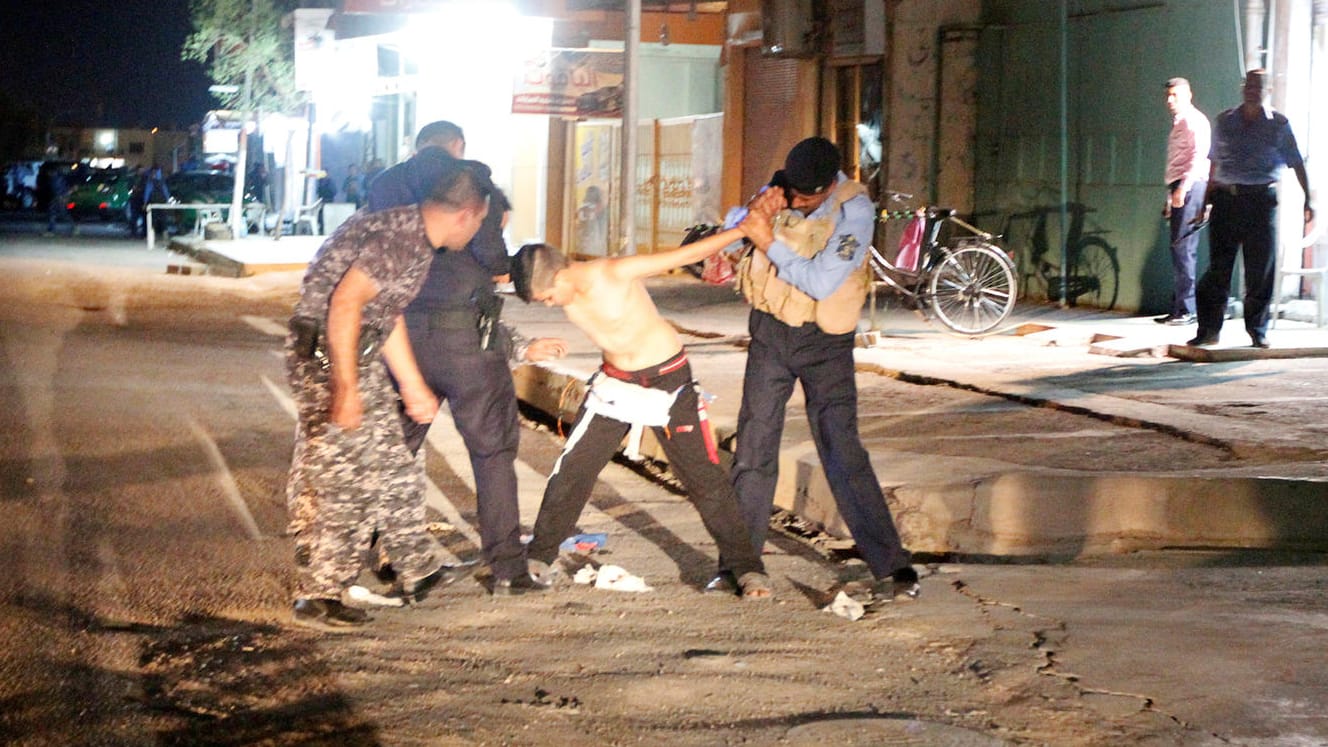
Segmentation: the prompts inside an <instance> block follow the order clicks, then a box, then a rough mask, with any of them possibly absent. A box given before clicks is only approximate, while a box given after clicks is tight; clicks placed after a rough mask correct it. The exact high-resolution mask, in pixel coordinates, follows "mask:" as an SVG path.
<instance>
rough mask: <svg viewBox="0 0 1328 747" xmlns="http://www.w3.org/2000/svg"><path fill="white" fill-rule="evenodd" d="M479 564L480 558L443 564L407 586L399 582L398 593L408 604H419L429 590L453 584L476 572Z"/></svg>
mask: <svg viewBox="0 0 1328 747" xmlns="http://www.w3.org/2000/svg"><path fill="white" fill-rule="evenodd" d="M478 564H479V561H478V560H467V561H466V562H464V563H458V564H456V565H447V564H443V565H441V566H439V567H438V570H436V571H434V572H433V573H430V574H429V575H427V576H425V577H424V578H422V579H420V580H419V581H416V582H415V583H414V584H412V585H411V586H410V588H406V586H405V584H402V583H400V582H398V583H397V588H396V593H397V596H399V597H401V598H402V599H404V600H405V601H406V603H407V604H418V603H420V602H423V601H424V600H425V598H426V597H428V596H429V592H430V591H432V590H434V589H440V588H442V587H444V586H451V585H452V584H454V583H456V582H458V581H460V580H461V579H463V578H466V577H467V576H470V575H472V574H474V573H475V566H476V565H478Z"/></svg>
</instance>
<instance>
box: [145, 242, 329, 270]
mask: <svg viewBox="0 0 1328 747" xmlns="http://www.w3.org/2000/svg"><path fill="white" fill-rule="evenodd" d="M326 239H327V237H326V236H283V237H281V238H280V239H273V238H271V237H266V236H255V237H247V238H242V239H224V240H216V239H201V238H198V237H196V236H176V237H173V238H172V239H171V242H170V250H171V251H173V252H176V253H179V254H183V255H185V256H187V257H191V258H193V259H195V260H196V261H198V262H200V263H202V264H204V265H206V266H207V267H208V268H209V269H208V274H209V275H219V276H222V277H233V278H242V277H250V276H253V275H258V274H260V273H265V272H289V271H291V270H301V269H304V268H305V267H306V266H308V264H309V260H310V259H312V258H313V256H314V254H315V253H317V252H318V248H319V247H320V246H322V245H323V241H325V240H326Z"/></svg>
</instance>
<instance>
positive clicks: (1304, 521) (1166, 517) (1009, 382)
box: [172, 237, 1328, 556]
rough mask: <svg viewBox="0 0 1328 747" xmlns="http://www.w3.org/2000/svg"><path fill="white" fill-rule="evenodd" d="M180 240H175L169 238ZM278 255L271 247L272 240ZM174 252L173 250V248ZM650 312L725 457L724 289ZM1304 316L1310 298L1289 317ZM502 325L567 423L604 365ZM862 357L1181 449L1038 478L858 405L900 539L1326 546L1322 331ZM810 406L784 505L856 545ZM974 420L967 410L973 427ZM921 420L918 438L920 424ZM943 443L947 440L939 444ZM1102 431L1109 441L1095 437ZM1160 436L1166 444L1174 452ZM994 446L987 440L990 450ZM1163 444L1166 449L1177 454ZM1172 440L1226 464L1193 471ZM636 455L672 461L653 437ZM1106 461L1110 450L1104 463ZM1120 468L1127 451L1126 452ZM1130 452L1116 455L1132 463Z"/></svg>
mask: <svg viewBox="0 0 1328 747" xmlns="http://www.w3.org/2000/svg"><path fill="white" fill-rule="evenodd" d="M319 241H321V237H287V238H283V239H282V240H281V241H280V242H263V241H261V240H247V241H241V242H200V243H201V246H196V247H192V248H191V251H192V253H193V254H194V256H195V257H197V258H199V261H204V262H207V263H208V264H209V268H210V269H209V272H211V268H214V267H215V268H223V269H225V271H226V272H232V271H236V270H237V268H238V270H239V272H240V274H242V275H243V274H253V273H256V272H262V271H264V270H266V269H270V268H280V269H291V267H290V265H291V264H297V263H298V262H299V261H300V260H301V254H300V253H301V252H304V253H305V255H304V257H303V259H304V260H305V261H307V257H308V256H311V255H312V252H313V251H314V250H316V248H317V245H318V242H319ZM178 243H179V242H178V241H177V242H176V244H178ZM264 244H280V245H281V246H280V247H274V246H264ZM172 248H173V249H176V250H177V251H178V250H179V249H178V248H177V247H176V246H175V245H173V246H172ZM650 288H651V294H652V296H653V297H654V298H655V300H656V303H657V305H658V306H659V308H660V310H661V312H662V313H663V314H664V315H665V316H666V317H667V318H668V319H669V320H670V321H672V322H673V323H674V324H675V325H676V326H677V327H678V328H679V330H680V332H682V333H683V337H684V342H685V344H686V345H687V347H688V351H689V358H690V360H691V362H692V366H693V369H694V370H695V372H696V375H697V378H698V380H699V381H700V382H701V383H702V386H703V387H704V389H705V390H706V391H708V392H710V393H712V394H714V395H715V399H714V401H713V402H712V403H711V406H710V418H711V422H712V424H713V425H714V427H715V429H716V432H717V434H718V436H719V438H720V441H721V444H723V445H724V446H725V447H726V448H731V447H732V437H733V435H734V431H735V430H736V425H737V414H738V406H739V403H740V399H741V391H742V372H743V366H744V363H745V350H744V347H743V345H744V342H745V337H746V329H745V327H746V319H747V314H748V307H747V306H746V304H745V303H743V302H742V299H741V298H740V297H738V296H737V295H736V294H734V293H733V292H732V291H731V290H730V289H727V288H715V287H711V286H706V285H703V284H701V283H699V282H697V281H694V280H692V279H691V278H690V277H683V276H672V277H667V278H660V279H657V280H654V281H652V282H651V283H650ZM1286 308H1287V311H1288V313H1289V314H1290V315H1291V316H1293V317H1294V316H1297V315H1299V316H1302V317H1303V318H1309V315H1310V314H1312V308H1310V307H1309V303H1308V302H1295V303H1293V304H1289V305H1288V306H1287V307H1286ZM504 316H505V318H506V319H507V320H508V321H510V322H511V323H513V324H514V325H516V326H517V327H518V328H519V329H521V330H522V331H523V333H525V334H527V335H529V336H536V337H538V336H558V337H564V338H566V339H568V340H569V341H570V342H571V346H570V354H569V355H568V357H567V358H565V359H563V360H561V361H557V362H554V363H551V364H546V365H542V366H524V367H521V368H520V369H518V370H517V372H516V374H515V376H516V379H517V390H518V395H519V396H520V397H521V398H522V399H523V400H524V401H525V402H527V403H528V404H530V405H532V406H534V407H536V408H537V409H540V410H542V411H544V412H545V413H547V414H549V415H551V416H554V417H561V418H563V419H564V420H570V419H571V418H572V417H573V416H574V414H575V411H576V408H577V406H578V404H579V402H580V399H581V397H582V394H583V384H584V381H585V380H586V379H587V378H588V377H589V376H590V374H591V373H593V371H594V370H595V368H596V367H597V366H598V364H599V355H598V351H597V350H596V349H595V347H594V346H593V345H592V344H591V343H590V341H589V340H588V339H587V338H585V336H584V335H582V334H581V333H580V332H579V331H578V330H576V329H575V328H574V327H573V326H572V325H571V324H570V323H569V322H567V320H566V318H565V317H564V315H563V314H562V313H561V311H559V310H558V309H549V308H545V307H543V306H527V305H524V304H522V303H520V301H518V300H516V299H515V298H509V299H508V302H507V304H506V307H505V309H504ZM873 327H874V332H873V334H871V335H870V336H865V337H867V340H866V341H868V342H871V343H872V345H871V347H861V348H859V349H858V351H857V361H858V367H859V371H860V372H862V373H861V374H860V379H859V380H860V386H869V385H871V383H872V382H873V381H875V379H873V378H872V377H870V376H869V375H868V374H871V373H875V374H877V375H879V376H885V377H889V378H890V379H893V380H899V381H905V382H911V383H926V384H933V385H937V386H938V387H942V388H948V389H950V390H956V389H957V390H962V391H966V392H976V393H979V394H984V395H990V396H991V397H994V398H999V400H1002V401H1008V402H1014V403H1018V404H1020V405H1031V406H1037V407H1043V408H1049V409H1051V410H1055V411H1059V412H1063V413H1071V414H1076V415H1083V416H1087V417H1089V418H1091V419H1093V420H1096V421H1101V422H1104V423H1107V424H1110V425H1111V426H1112V427H1113V428H1115V429H1116V431H1115V432H1114V433H1113V434H1112V435H1111V436H1110V438H1113V439H1115V441H1113V442H1112V443H1116V444H1120V449H1119V451H1120V452H1121V453H1122V454H1125V453H1126V452H1128V450H1129V449H1130V448H1132V446H1131V444H1138V443H1143V442H1144V440H1145V439H1150V438H1151V439H1156V438H1157V436H1158V434H1161V435H1163V436H1166V437H1167V439H1163V440H1162V441H1161V442H1159V444H1158V445H1152V444H1153V441H1148V443H1149V444H1150V446H1149V447H1148V448H1162V449H1166V448H1174V449H1176V459H1175V460H1173V461H1170V462H1166V463H1167V464H1169V465H1170V468H1169V469H1164V470H1159V469H1149V470H1146V471H1141V470H1136V469H1132V468H1131V466H1130V463H1129V462H1128V461H1121V460H1118V459H1114V458H1111V457H1110V456H1108V457H1107V458H1105V459H1104V458H1102V457H1100V456H1099V457H1097V458H1096V460H1095V461H1094V462H1092V463H1082V464H1078V465H1070V466H1067V465H1065V464H1064V463H1063V460H1062V463H1059V464H1058V465H1057V466H1047V465H1043V464H1039V463H1038V459H1037V458H1036V457H1037V455H1036V454H1034V455H1033V457H1032V458H1031V459H1028V458H1024V459H1020V458H1010V457H1008V456H1006V455H1005V454H1002V453H999V452H1002V451H1003V450H1004V449H1005V448H1013V446H1010V444H1012V443H1013V440H1011V442H1010V444H1003V443H1002V442H1001V441H1000V440H993V441H991V442H989V443H991V444H992V445H991V446H990V448H988V451H990V452H996V453H989V454H988V453H984V454H982V455H981V458H979V457H969V458H955V457H947V458H944V459H939V460H938V458H937V456H935V455H933V454H929V453H925V452H922V453H919V451H916V450H914V451H909V450H908V449H906V448H900V447H899V446H898V445H897V443H896V441H892V440H891V439H890V438H881V437H878V436H877V435H876V434H879V433H881V432H886V433H888V434H893V430H892V429H894V428H896V427H897V426H896V425H895V424H893V421H891V418H892V417H893V416H894V415H896V414H897V413H895V412H894V411H892V410H889V409H884V410H880V411H877V410H876V409H873V407H872V406H871V405H870V404H868V403H867V402H866V401H865V399H864V400H863V401H860V416H859V417H860V423H859V429H860V431H862V432H863V433H864V440H865V442H866V443H867V445H868V448H869V450H870V451H871V453H872V457H873V463H874V466H875V468H876V471H877V475H878V477H879V478H880V480H881V482H882V485H883V486H884V487H885V488H886V491H887V495H888V496H889V499H890V501H891V506H892V510H893V512H894V514H895V515H896V516H897V517H899V523H900V528H901V531H902V532H903V534H904V535H905V537H906V539H907V541H908V543H909V545H910V546H911V547H912V548H914V549H915V550H919V551H923V552H932V553H937V554H949V553H954V554H959V555H971V556H984V555H999V556H1018V555H1031V556H1064V555H1093V554H1102V553H1111V552H1119V551H1122V550H1132V549H1159V548H1174V547H1204V548H1215V547H1228V548H1230V547H1241V548H1268V549H1279V550H1298V551H1299V550H1316V551H1317V550H1324V549H1328V448H1325V446H1324V438H1323V435H1324V434H1323V426H1322V423H1324V422H1328V394H1325V393H1323V392H1322V387H1320V386H1317V385H1316V384H1315V382H1316V381H1323V374H1324V373H1328V357H1325V356H1328V329H1322V328H1316V327H1314V326H1313V325H1312V324H1308V323H1306V322H1300V321H1294V319H1291V320H1288V319H1283V320H1279V322H1278V324H1277V326H1276V327H1275V328H1274V329H1273V330H1272V331H1271V332H1270V334H1269V339H1270V341H1271V342H1272V345H1273V347H1272V348H1271V349H1268V350H1258V349H1254V348H1250V347H1247V346H1248V344H1249V340H1248V338H1247V336H1246V335H1245V334H1244V330H1243V327H1242V325H1241V323H1240V321H1239V320H1233V321H1229V322H1228V323H1227V325H1226V326H1225V327H1224V329H1223V333H1222V339H1221V343H1220V344H1219V345H1217V346H1215V347H1213V348H1208V349H1195V348H1189V347H1187V346H1185V345H1183V344H1182V343H1183V342H1184V341H1185V340H1186V339H1188V338H1189V337H1191V336H1193V333H1194V328H1193V327H1180V328H1177V327H1164V326H1161V325H1157V324H1155V323H1153V321H1152V319H1151V318H1149V317H1129V316H1125V315H1122V314H1114V313H1106V312H1100V311H1096V310H1081V309H1060V308H1055V307H1048V306H1030V307H1020V308H1018V309H1017V310H1016V312H1015V314H1014V315H1012V317H1011V319H1010V320H1008V322H1007V326H1006V328H1005V329H1004V330H1003V331H1002V332H1001V333H999V334H994V335H991V336H988V337H985V338H981V339H967V338H961V337H956V336H953V335H950V334H947V333H946V332H945V331H944V330H943V328H941V327H940V326H939V325H931V324H928V323H927V322H925V321H923V320H922V319H920V318H919V317H918V316H917V315H916V314H914V313H912V312H908V311H901V310H898V309H894V310H890V311H885V312H881V313H879V314H877V315H876V317H875V319H874V320H873V319H871V318H870V317H869V316H868V315H864V321H863V328H873ZM801 407H802V403H801V395H800V393H799V394H795V395H794V398H793V400H792V401H791V402H790V403H789V411H788V418H787V423H788V424H787V427H786V431H785V434H784V446H783V451H782V454H781V479H780V483H779V486H778V488H777V497H776V503H777V505H779V506H780V507H782V508H786V509H789V510H791V511H793V512H794V513H796V514H798V515H799V516H801V517H803V518H805V519H807V520H809V521H811V522H814V523H816V524H818V525H821V526H823V527H824V528H825V529H826V530H827V531H828V532H829V533H831V534H833V535H838V536H845V537H846V536H847V533H846V531H845V529H844V527H843V526H842V522H841V521H840V520H839V517H838V514H837V511H836V510H835V508H834V505H833V500H832V499H831V497H830V495H829V490H828V486H827V485H826V483H825V480H824V477H823V476H822V474H821V470H820V464H819V461H818V460H817V458H816V454H815V450H814V448H813V447H812V443H811V439H810V434H809V432H808V429H807V424H806V418H805V416H804V415H803V413H802V411H801ZM973 417H974V418H976V417H977V416H973ZM928 420H935V418H920V419H917V421H916V422H915V423H914V424H913V425H912V426H910V427H912V428H920V429H923V430H925V429H927V428H928V427H929V425H928ZM931 435H933V436H944V435H946V434H931ZM1106 437H1107V436H1104V438H1106ZM1168 439H1169V440H1168ZM982 443H988V442H982ZM1168 444H1172V445H1171V446H1169V445H1168ZM1183 444H1191V445H1202V446H1205V447H1209V448H1210V449H1212V450H1215V451H1217V452H1218V453H1219V454H1224V455H1225V456H1224V457H1223V458H1222V459H1220V460H1218V461H1217V463H1215V464H1204V465H1202V466H1197V467H1196V466H1192V465H1191V464H1190V463H1189V461H1188V457H1187V455H1186V454H1187V452H1185V450H1184V449H1182V448H1181V445H1183ZM641 452H642V454H643V455H645V456H648V457H656V458H660V459H662V458H663V454H662V452H660V450H658V448H657V446H655V445H654V444H653V439H652V438H651V436H650V434H649V433H648V432H647V434H646V436H645V438H644V439H643V441H642V444H641ZM1108 454H1110V451H1109V452H1108ZM1127 456H1128V455H1127ZM1125 458H1126V457H1122V458H1121V459H1125Z"/></svg>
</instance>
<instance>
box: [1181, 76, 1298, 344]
mask: <svg viewBox="0 0 1328 747" xmlns="http://www.w3.org/2000/svg"><path fill="white" fill-rule="evenodd" d="M1266 78H1267V75H1266V73H1265V72H1264V71H1263V70H1258V69H1256V70H1251V71H1249V72H1248V73H1246V74H1245V85H1244V87H1243V88H1242V89H1241V99H1242V101H1241V104H1240V106H1237V107H1235V108H1233V109H1228V110H1226V111H1224V112H1222V113H1221V114H1219V115H1217V121H1216V122H1214V123H1213V144H1212V150H1211V152H1210V153H1209V160H1210V161H1211V163H1212V165H1211V166H1210V174H1209V177H1208V190H1207V194H1206V195H1205V196H1204V203H1205V204H1207V205H1211V206H1212V212H1211V216H1212V235H1211V236H1210V237H1209V240H1208V253H1209V257H1210V259H1209V263H1208V271H1207V272H1206V273H1204V276H1203V277H1202V278H1200V279H1199V286H1198V288H1197V290H1196V304H1197V307H1198V312H1199V332H1198V334H1196V335H1195V336H1194V338H1193V339H1192V340H1190V341H1189V342H1188V343H1186V344H1188V345H1214V344H1216V343H1217V341H1218V333H1219V332H1220V331H1221V330H1222V321H1223V318H1224V317H1225V316H1226V309H1227V296H1228V294H1229V293H1230V292H1231V274H1232V272H1233V271H1234V269H1235V265H1236V252H1237V251H1240V252H1241V253H1242V254H1243V255H1244V258H1245V331H1246V332H1248V333H1249V335H1250V344H1251V345H1252V346H1253V347H1256V348H1266V347H1268V337H1267V334H1268V306H1269V303H1270V302H1271V301H1272V298H1273V293H1275V292H1276V289H1275V288H1274V287H1273V286H1274V285H1275V284H1276V282H1277V280H1276V277H1277V251H1276V247H1277V241H1276V235H1277V232H1276V231H1275V230H1274V227H1273V216H1274V215H1275V214H1276V212H1277V179H1278V177H1279V176H1280V175H1281V171H1282V168H1283V167H1289V168H1290V169H1291V170H1292V171H1293V172H1295V174H1296V179H1297V181H1299V182H1300V188H1301V190H1302V191H1303V192H1304V194H1305V205H1304V218H1305V227H1306V229H1307V230H1308V229H1309V228H1310V227H1311V226H1312V225H1313V223H1314V208H1313V207H1312V206H1311V205H1310V184H1309V176H1308V175H1307V174H1306V172H1305V162H1304V160H1303V159H1302V158H1301V155H1300V149H1299V147H1298V146H1297V145H1296V136H1295V135H1294V134H1293V133H1292V132H1291V123H1290V122H1288V121H1287V118H1286V117H1285V116H1283V115H1282V114H1280V113H1279V112H1275V111H1273V110H1272V109H1270V108H1268V107H1267V106H1266V105H1265V104H1264V98H1265V96H1266V95H1267V90H1266V85H1265V84H1266ZM1201 218H1202V215H1200V219H1201Z"/></svg>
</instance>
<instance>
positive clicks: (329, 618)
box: [294, 599, 373, 633]
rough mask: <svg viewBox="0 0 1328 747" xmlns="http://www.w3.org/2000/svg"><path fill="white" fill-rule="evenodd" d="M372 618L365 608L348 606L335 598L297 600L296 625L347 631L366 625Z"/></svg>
mask: <svg viewBox="0 0 1328 747" xmlns="http://www.w3.org/2000/svg"><path fill="white" fill-rule="evenodd" d="M372 619H373V618H372V617H369V615H368V614H367V613H366V612H365V611H364V610H357V609H355V608H354V607H347V606H346V605H344V604H342V603H341V602H339V601H337V600H335V599H297V600H295V615H294V620H295V624H296V625H303V626H305V627H309V628H316V629H318V630H325V631H328V632H332V633H345V632H348V631H351V630H355V629H357V628H360V627H362V626H364V625H365V624H366V623H368V622H369V621H370V620H372Z"/></svg>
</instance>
